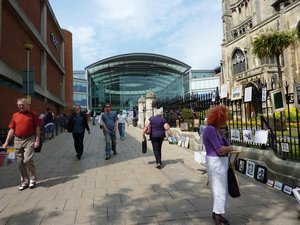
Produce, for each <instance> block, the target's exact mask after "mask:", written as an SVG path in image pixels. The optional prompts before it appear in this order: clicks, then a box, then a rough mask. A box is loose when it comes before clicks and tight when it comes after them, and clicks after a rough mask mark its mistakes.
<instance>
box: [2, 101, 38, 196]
mask: <svg viewBox="0 0 300 225" xmlns="http://www.w3.org/2000/svg"><path fill="white" fill-rule="evenodd" d="M17 106H18V108H19V112H16V113H14V114H13V116H12V118H11V121H10V123H9V126H8V127H9V128H10V130H9V131H8V134H7V137H6V140H5V142H4V144H3V146H2V147H3V148H6V147H7V146H8V143H9V141H10V140H11V139H12V138H13V136H15V138H14V148H15V150H16V155H17V161H18V163H19V170H20V175H21V185H20V186H19V188H18V189H19V191H23V190H24V189H26V188H28V187H29V188H34V187H35V185H36V173H35V166H34V164H33V155H34V148H36V147H38V146H39V145H40V121H39V119H38V116H37V114H36V113H35V112H33V111H31V110H30V109H29V103H28V101H27V99H25V98H21V99H18V101H17Z"/></svg>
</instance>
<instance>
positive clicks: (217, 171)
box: [203, 105, 232, 225]
mask: <svg viewBox="0 0 300 225" xmlns="http://www.w3.org/2000/svg"><path fill="white" fill-rule="evenodd" d="M227 119H228V108H227V107H226V106H224V105H220V106H215V107H213V108H211V109H210V110H209V111H208V114H207V127H206V128H205V130H204V133H203V143H204V145H205V149H206V168H207V175H208V181H209V184H210V188H211V191H212V194H213V214H212V218H213V220H214V222H215V224H216V225H221V224H222V223H224V224H230V223H229V221H228V220H227V219H226V218H224V217H223V216H222V214H224V213H225V205H226V199H227V193H228V183H227V170H228V153H230V152H231V151H232V146H231V144H230V143H229V141H228V140H227V139H226V137H225V135H224V134H223V132H222V131H221V127H222V126H224V125H226V122H227Z"/></svg>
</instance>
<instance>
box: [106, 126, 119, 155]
mask: <svg viewBox="0 0 300 225" xmlns="http://www.w3.org/2000/svg"><path fill="white" fill-rule="evenodd" d="M104 135H105V142H106V145H105V154H106V155H111V151H113V152H116V144H117V142H116V131H109V130H106V131H105V133H104Z"/></svg>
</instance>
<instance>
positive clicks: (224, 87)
mask: <svg viewBox="0 0 300 225" xmlns="http://www.w3.org/2000/svg"><path fill="white" fill-rule="evenodd" d="M220 98H227V84H222V85H221V93H220Z"/></svg>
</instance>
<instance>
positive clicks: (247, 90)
mask: <svg viewBox="0 0 300 225" xmlns="http://www.w3.org/2000/svg"><path fill="white" fill-rule="evenodd" d="M244 102H252V87H246V88H245V95H244Z"/></svg>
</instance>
